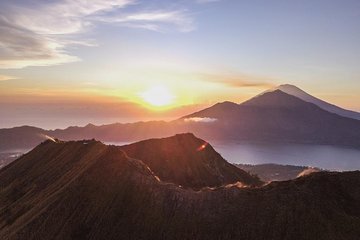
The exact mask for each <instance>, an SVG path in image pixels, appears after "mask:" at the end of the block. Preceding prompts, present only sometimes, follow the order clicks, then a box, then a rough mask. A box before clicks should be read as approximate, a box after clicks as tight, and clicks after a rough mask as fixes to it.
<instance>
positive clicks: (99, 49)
mask: <svg viewBox="0 0 360 240" xmlns="http://www.w3.org/2000/svg"><path fill="white" fill-rule="evenodd" d="M359 43H360V1H357V0H301V1H288V0H262V1H260V0H177V1H176V0H174V1H157V0H146V1H141V0H92V1H86V0H77V1H71V0H57V1H56V0H26V1H25V0H0V116H1V118H0V127H13V126H19V125H34V126H39V127H44V128H64V127H66V126H69V125H86V124H87V123H89V122H91V123H94V124H104V123H112V122H133V121H138V120H154V119H165V120H169V119H174V118H177V117H180V116H182V115H186V114H189V113H191V112H193V111H196V110H199V109H202V108H204V107H208V106H210V105H212V104H215V103H216V102H222V101H233V102H237V103H240V102H242V101H244V100H246V99H249V98H251V97H252V96H254V95H257V94H258V93H260V92H263V91H265V90H267V89H269V88H272V87H275V86H277V85H279V84H284V83H287V84H294V85H296V86H298V87H300V88H302V89H303V90H305V91H307V92H309V93H310V94H312V95H315V96H316V97H319V98H322V99H324V100H326V101H329V102H331V103H333V104H336V105H338V106H341V107H344V108H347V109H351V110H355V111H360V94H359V90H360V68H359V64H360V44H359Z"/></svg>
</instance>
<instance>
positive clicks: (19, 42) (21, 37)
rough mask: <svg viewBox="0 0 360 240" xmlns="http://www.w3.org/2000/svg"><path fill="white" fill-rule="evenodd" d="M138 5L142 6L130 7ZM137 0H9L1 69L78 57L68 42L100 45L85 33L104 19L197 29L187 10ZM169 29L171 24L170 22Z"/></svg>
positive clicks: (1, 17) (0, 21) (0, 18)
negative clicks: (149, 5)
mask: <svg viewBox="0 0 360 240" xmlns="http://www.w3.org/2000/svg"><path fill="white" fill-rule="evenodd" d="M132 5H137V6H138V8H136V10H134V8H130V6H132ZM141 8H142V5H141V4H139V3H138V2H137V1H136V0H92V1H87V0H77V1H72V0H60V1H9V2H7V3H2V6H1V9H0V32H1V35H0V68H2V69H7V68H23V67H27V66H49V65H57V64H63V63H68V62H75V61H79V60H80V59H79V58H78V57H77V56H74V55H73V54H71V53H70V52H69V51H68V47H69V46H70V45H82V46H96V43H95V42H94V41H93V40H91V41H90V40H88V39H83V37H82V36H83V35H82V34H83V33H85V32H88V31H90V30H93V29H94V28H95V27H96V25H97V24H98V23H100V22H105V23H117V24H119V25H120V26H124V27H131V28H143V29H147V30H152V31H163V30H164V29H166V28H167V29H177V30H179V31H181V32H188V31H192V30H194V23H193V20H192V18H191V16H190V14H189V13H188V12H187V11H186V10H163V9H162V10H159V9H152V10H149V9H147V10H146V11H145V10H139V9H141ZM169 26H170V27H171V28H170V27H169Z"/></svg>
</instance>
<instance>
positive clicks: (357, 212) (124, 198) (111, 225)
mask: <svg viewBox="0 0 360 240" xmlns="http://www.w3.org/2000/svg"><path fill="white" fill-rule="evenodd" d="M162 141H165V140H162ZM169 141H170V142H172V141H174V139H169ZM194 141H195V140H194ZM150 143H151V142H148V143H145V144H144V143H143V144H140V145H139V146H137V150H138V151H147V150H148V146H147V144H150ZM151 144H153V143H151ZM165 145H167V144H165V143H161V142H160V146H165ZM169 145H172V143H169ZM142 147H144V148H145V149H141V148H142ZM183 149H187V146H184V148H183ZM158 150H159V151H160V152H159V153H158V154H155V151H158ZM210 150H211V149H210ZM162 151H167V150H166V149H162V148H161V147H160V148H156V149H154V153H153V155H154V156H155V155H158V156H162V155H163V154H162V153H161V152H162ZM210 153H211V151H210ZM188 154H189V153H187V152H184V155H185V156H188ZM204 154H205V155H206V154H207V153H206V152H204ZM140 155H143V154H140ZM175 155H177V154H176V153H175ZM144 156H145V155H144ZM148 161H149V160H148ZM188 166H189V168H190V169H189V171H193V170H194V169H193V168H195V167H196V166H192V165H191V166H190V165H188ZM197 167H199V171H201V170H202V168H204V167H205V168H207V166H205V165H204V164H200V165H198V166H197ZM164 168H165V170H164V171H166V169H168V165H167V164H164ZM196 176H197V175H196ZM196 176H195V177H196ZM200 177H202V176H200ZM0 183H1V188H0V239H7V240H15V239H16V240H20V239H27V240H35V239H36V240H43V239H44V240H45V239H46V240H47V239H54V240H57V239H59V240H60V239H61V240H62V239H89V240H101V239H104V240H105V239H106V240H108V239H119V238H120V239H159V240H162V239H172V240H184V239H209V240H211V239H223V240H228V239H244V238H245V239H253V240H260V239H269V240H275V239H284V240H290V239H291V240H292V239H304V240H305V239H319V240H325V239H326V240H328V239H335V240H337V239H341V240H348V239H349V240H353V239H357V238H358V236H359V235H360V172H345V173H331V172H323V173H314V174H310V175H308V176H304V177H301V178H298V179H296V180H292V181H286V182H274V183H271V184H269V185H266V186H263V187H257V188H251V187H245V188H244V187H242V186H243V185H242V184H229V185H225V186H222V187H218V188H205V189H202V190H193V189H185V188H182V187H179V186H178V184H173V183H171V182H163V181H162V180H161V179H160V180H159V178H158V177H157V176H156V175H155V173H154V171H152V169H151V168H150V167H149V166H148V165H147V164H145V163H144V162H143V161H141V160H139V159H135V158H132V157H129V156H128V155H127V154H126V153H125V152H124V151H123V150H121V148H119V147H117V146H107V145H104V144H102V143H100V142H98V141H77V142H75V141H70V142H62V141H57V142H52V141H51V140H47V141H45V142H43V143H42V144H40V145H39V146H38V147H36V148H35V149H34V150H32V151H31V152H29V153H28V154H26V155H24V156H22V157H21V158H19V159H18V160H16V161H14V162H13V163H11V164H9V165H8V166H6V167H4V168H3V169H1V170H0Z"/></svg>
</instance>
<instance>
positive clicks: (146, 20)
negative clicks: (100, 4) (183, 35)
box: [99, 10, 195, 32]
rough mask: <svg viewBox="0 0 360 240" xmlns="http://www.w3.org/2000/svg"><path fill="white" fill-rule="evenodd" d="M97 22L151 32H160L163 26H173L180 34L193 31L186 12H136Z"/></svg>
mask: <svg viewBox="0 0 360 240" xmlns="http://www.w3.org/2000/svg"><path fill="white" fill-rule="evenodd" d="M99 20H100V21H103V22H108V23H120V24H121V23H123V24H124V26H129V27H136V28H144V29H148V30H153V31H161V30H162V27H164V24H169V25H175V26H176V27H177V29H179V30H180V31H182V32H190V31H193V30H194V29H195V24H194V22H193V19H192V18H191V17H189V15H188V13H187V11H186V10H176V11H153V12H151V11H150V12H149V11H148V12H138V13H133V14H127V15H122V16H116V17H102V18H99ZM160 24H161V25H160Z"/></svg>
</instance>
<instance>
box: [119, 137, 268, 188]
mask: <svg viewBox="0 0 360 240" xmlns="http://www.w3.org/2000/svg"><path fill="white" fill-rule="evenodd" d="M121 149H122V150H124V151H125V152H126V153H127V154H128V156H130V157H134V158H137V159H141V160H142V161H143V162H144V163H145V164H147V165H148V166H149V167H150V168H151V170H152V171H154V173H155V174H156V175H157V176H159V177H160V179H161V180H164V181H170V182H173V183H176V184H180V185H182V186H184V187H193V188H201V187H207V186H208V187H215V186H221V185H224V184H228V183H234V182H237V181H239V182H242V183H243V184H245V185H259V184H261V182H260V181H259V180H258V179H256V178H254V177H252V176H250V175H249V174H247V173H246V172H244V171H243V170H240V171H239V169H237V168H236V167H234V166H233V165H232V164H229V163H228V162H227V161H225V160H224V159H223V158H222V157H221V155H220V154H219V153H217V152H216V151H215V150H214V149H213V147H212V146H211V145H210V144H208V143H207V142H205V141H204V140H201V139H199V138H196V137H195V136H194V135H193V134H191V133H188V134H178V135H175V136H174V137H170V138H163V139H150V140H145V141H141V142H138V143H134V144H130V145H127V146H122V147H121Z"/></svg>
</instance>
